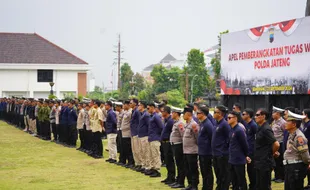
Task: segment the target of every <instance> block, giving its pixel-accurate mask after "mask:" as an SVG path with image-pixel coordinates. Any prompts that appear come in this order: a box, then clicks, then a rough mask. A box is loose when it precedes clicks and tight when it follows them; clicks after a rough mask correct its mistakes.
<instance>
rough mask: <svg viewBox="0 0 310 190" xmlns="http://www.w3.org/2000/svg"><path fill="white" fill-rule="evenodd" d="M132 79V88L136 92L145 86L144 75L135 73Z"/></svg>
mask: <svg viewBox="0 0 310 190" xmlns="http://www.w3.org/2000/svg"><path fill="white" fill-rule="evenodd" d="M133 81H134V88H135V90H136V91H137V92H139V91H141V90H143V89H144V88H145V81H144V77H143V76H142V75H141V74H139V73H136V74H135V75H134V76H133Z"/></svg>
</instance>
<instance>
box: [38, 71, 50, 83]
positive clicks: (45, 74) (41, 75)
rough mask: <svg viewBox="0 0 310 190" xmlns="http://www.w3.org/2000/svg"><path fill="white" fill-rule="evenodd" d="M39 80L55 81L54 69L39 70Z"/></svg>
mask: <svg viewBox="0 0 310 190" xmlns="http://www.w3.org/2000/svg"><path fill="white" fill-rule="evenodd" d="M38 82H53V70H38Z"/></svg>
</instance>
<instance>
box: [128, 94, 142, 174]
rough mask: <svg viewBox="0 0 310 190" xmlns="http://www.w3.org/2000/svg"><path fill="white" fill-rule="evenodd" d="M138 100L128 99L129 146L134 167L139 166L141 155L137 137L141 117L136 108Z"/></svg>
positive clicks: (137, 167)
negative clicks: (129, 110) (130, 112)
mask: <svg viewBox="0 0 310 190" xmlns="http://www.w3.org/2000/svg"><path fill="white" fill-rule="evenodd" d="M138 103H139V102H138V100H137V99H135V98H134V99H132V100H131V101H130V107H131V109H132V114H131V121H130V132H131V137H132V139H131V147H132V153H133V158H134V160H135V169H139V168H141V164H142V163H141V155H140V154H139V150H140V146H139V144H140V143H139V139H138V126H139V121H140V117H141V113H140V112H139V110H138Z"/></svg>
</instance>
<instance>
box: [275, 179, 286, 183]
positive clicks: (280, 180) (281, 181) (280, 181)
mask: <svg viewBox="0 0 310 190" xmlns="http://www.w3.org/2000/svg"><path fill="white" fill-rule="evenodd" d="M274 182H276V183H283V182H284V180H282V179H276V180H274Z"/></svg>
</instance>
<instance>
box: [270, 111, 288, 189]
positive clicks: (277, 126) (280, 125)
mask: <svg viewBox="0 0 310 190" xmlns="http://www.w3.org/2000/svg"><path fill="white" fill-rule="evenodd" d="M283 112H284V110H283V109H281V108H277V107H275V106H273V109H272V119H273V122H272V123H271V129H272V131H273V134H274V137H275V138H276V140H277V141H278V142H279V143H280V148H279V153H280V155H279V157H277V158H275V162H276V167H275V169H274V173H275V179H274V181H275V182H276V183H283V182H284V166H283V153H284V146H283V137H284V131H285V120H284V119H283V118H282V113H283Z"/></svg>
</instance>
